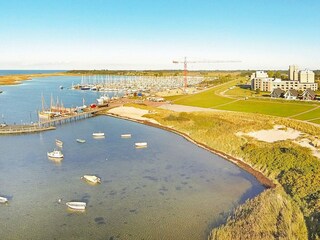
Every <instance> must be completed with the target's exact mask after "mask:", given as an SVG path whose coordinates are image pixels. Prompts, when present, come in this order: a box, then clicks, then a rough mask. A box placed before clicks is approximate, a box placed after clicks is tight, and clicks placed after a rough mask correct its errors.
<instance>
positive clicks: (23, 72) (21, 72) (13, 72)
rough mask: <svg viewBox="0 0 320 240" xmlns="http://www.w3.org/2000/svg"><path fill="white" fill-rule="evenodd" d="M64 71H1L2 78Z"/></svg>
mask: <svg viewBox="0 0 320 240" xmlns="http://www.w3.org/2000/svg"><path fill="white" fill-rule="evenodd" d="M64 71H66V70H0V76H6V75H12V74H35V73H56V72H64Z"/></svg>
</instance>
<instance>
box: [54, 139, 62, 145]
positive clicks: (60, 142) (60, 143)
mask: <svg viewBox="0 0 320 240" xmlns="http://www.w3.org/2000/svg"><path fill="white" fill-rule="evenodd" d="M56 145H57V146H58V147H62V145H63V142H62V141H61V140H58V139H56Z"/></svg>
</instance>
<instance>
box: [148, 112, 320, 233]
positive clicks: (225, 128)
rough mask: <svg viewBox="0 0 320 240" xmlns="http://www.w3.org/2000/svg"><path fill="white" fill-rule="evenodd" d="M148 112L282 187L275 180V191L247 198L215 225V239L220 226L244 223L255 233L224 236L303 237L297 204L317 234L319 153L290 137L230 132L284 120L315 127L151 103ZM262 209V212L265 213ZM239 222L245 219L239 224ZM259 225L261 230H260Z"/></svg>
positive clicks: (301, 127) (307, 130) (236, 227)
mask: <svg viewBox="0 0 320 240" xmlns="http://www.w3.org/2000/svg"><path fill="white" fill-rule="evenodd" d="M150 117H152V118H154V119H156V120H157V121H158V122H160V123H161V124H162V125H164V126H171V127H172V128H174V129H177V130H179V131H181V132H184V133H186V134H188V135H189V136H190V137H191V138H193V139H195V140H196V141H198V142H201V143H204V144H206V145H207V146H209V147H212V148H214V149H216V150H219V151H222V152H225V153H227V154H229V155H231V156H234V157H237V158H239V159H243V160H244V161H245V162H247V163H249V164H250V165H252V166H253V167H254V168H255V169H257V170H259V171H261V172H263V173H264V174H265V175H267V176H269V177H270V178H272V179H273V180H274V181H275V182H276V183H278V184H281V186H282V187H283V190H282V187H281V186H278V187H277V189H276V190H274V191H276V197H275V193H273V192H271V193H267V194H263V195H261V196H259V197H258V198H257V199H256V200H254V201H253V202H249V203H248V204H249V205H248V206H246V207H241V208H240V209H238V210H237V211H236V214H235V217H234V218H232V219H229V221H228V222H227V224H226V226H225V227H222V228H221V229H224V230H221V231H224V233H222V232H221V231H220V230H219V231H214V232H213V233H214V234H218V235H212V236H219V237H220V238H215V239H223V238H222V236H229V235H224V234H227V233H226V232H228V234H232V232H236V231H238V230H239V228H241V227H245V229H248V228H250V229H251V231H249V233H248V234H253V235H252V236H255V237H256V236H258V235H259V234H260V238H259V237H257V238H229V239H270V238H268V237H269V236H274V237H273V238H276V239H305V227H303V225H304V222H303V220H302V218H301V217H299V216H301V212H300V209H301V210H302V213H303V216H304V219H305V221H306V223H307V226H308V230H309V239H319V237H320V214H319V213H320V161H319V159H317V158H316V157H314V156H313V155H312V153H311V151H310V150H309V149H306V148H303V147H300V146H299V145H297V144H295V143H293V142H291V141H280V142H276V143H265V142H260V141H257V140H255V139H253V138H250V137H244V136H242V137H239V136H238V135H237V134H236V133H237V132H240V131H241V132H249V131H256V130H260V129H266V128H271V127H272V126H273V125H274V124H284V125H286V126H287V127H292V128H294V129H297V130H299V131H303V132H305V133H310V134H313V135H314V136H320V128H319V127H315V126H310V125H309V124H306V123H303V122H296V121H294V120H288V119H283V118H275V117H271V116H269V117H268V116H264V115H259V114H244V113H233V112H207V113H204V112H198V113H196V112H194V113H173V112H170V111H164V110H158V109H157V113H156V114H152V115H150ZM284 191H285V192H284ZM287 194H288V195H289V196H290V199H292V201H291V200H290V199H289V198H288V197H287ZM278 195H280V197H279V196H278ZM279 198H281V199H280V200H279ZM266 203H268V204H266ZM259 206H260V207H259ZM261 206H264V208H262V207H261ZM296 206H298V207H296ZM257 207H258V209H257ZM248 209H249V210H248ZM250 209H251V210H250ZM272 209H274V211H273V210H272ZM266 213H268V215H266V216H265V214H266ZM243 214H246V215H245V216H246V217H245V218H247V219H248V216H249V215H250V216H251V217H250V219H251V221H250V220H248V221H246V220H244V219H245V218H244V215H243ZM251 214H252V215H251ZM259 214H261V215H259ZM262 216H263V217H262ZM258 217H259V218H263V220H261V221H260V220H259V221H260V222H259V223H258V222H256V221H254V219H256V220H257V218H258ZM293 219H296V220H295V221H296V222H295V223H292V221H294V220H293ZM299 219H300V220H299ZM237 220H239V221H240V222H238V221H237ZM245 223H246V224H247V225H244V224H245ZM260 224H261V225H260ZM232 227H234V228H232ZM276 227H277V228H276ZM265 230H266V232H267V233H266V235H264V234H262V233H263V232H264V231H265ZM225 231H226V232H225ZM219 234H222V235H219ZM255 234H258V235H255ZM268 234H269V235H268ZM270 234H271V235H270ZM232 236H233V235H232ZM250 236H251V235H250ZM273 238H271V239H273ZM227 239H228V238H227Z"/></svg>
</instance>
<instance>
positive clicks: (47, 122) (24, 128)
mask: <svg viewBox="0 0 320 240" xmlns="http://www.w3.org/2000/svg"><path fill="white" fill-rule="evenodd" d="M109 108H110V107H96V108H93V109H87V110H86V111H84V112H81V113H74V114H71V115H64V116H62V117H54V118H51V119H42V120H39V122H38V123H34V124H32V125H6V126H3V127H0V135H1V134H23V133H35V132H41V131H47V130H54V129H56V126H57V125H62V124H65V123H70V122H73V121H77V120H81V119H86V118H89V117H93V116H95V115H96V114H97V113H98V112H100V111H104V110H107V109H109Z"/></svg>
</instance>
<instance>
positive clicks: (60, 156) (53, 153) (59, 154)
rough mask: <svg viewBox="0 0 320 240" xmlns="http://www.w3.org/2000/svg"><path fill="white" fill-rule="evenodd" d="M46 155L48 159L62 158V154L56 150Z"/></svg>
mask: <svg viewBox="0 0 320 240" xmlns="http://www.w3.org/2000/svg"><path fill="white" fill-rule="evenodd" d="M47 155H48V157H50V158H63V154H62V152H61V151H58V150H54V151H52V152H48V153H47Z"/></svg>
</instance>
